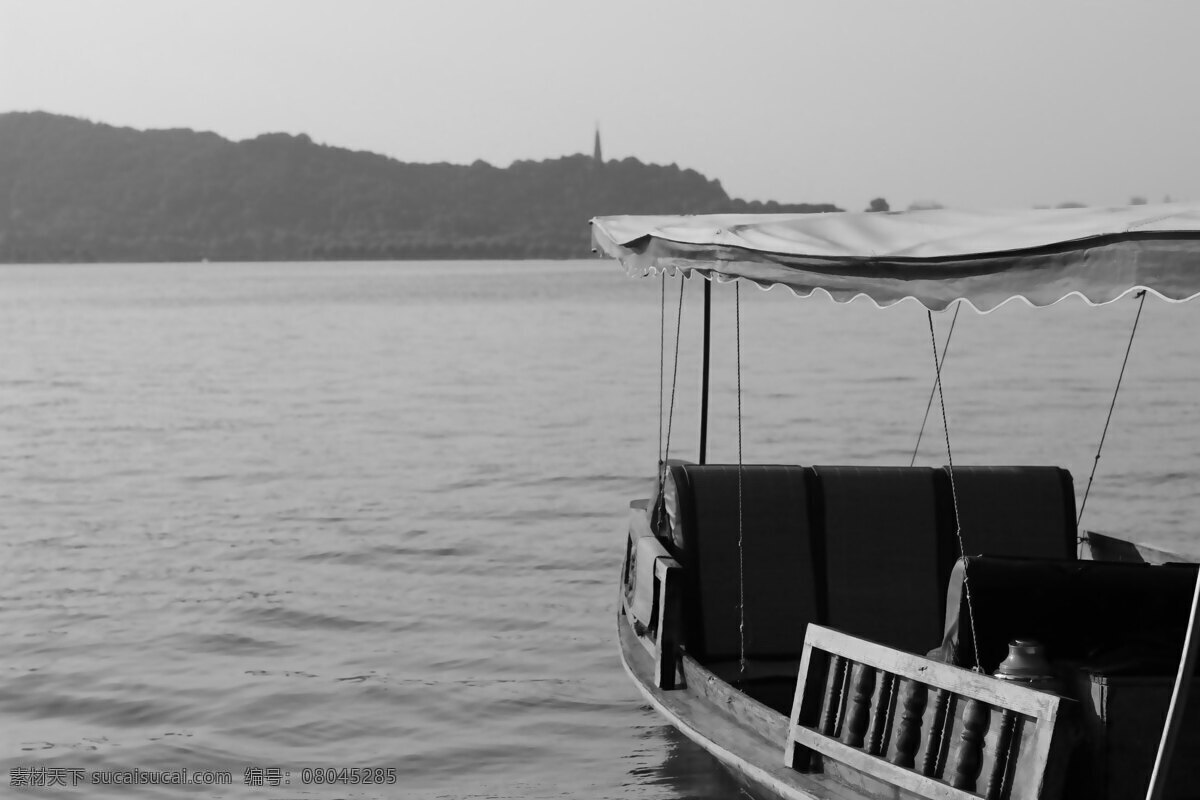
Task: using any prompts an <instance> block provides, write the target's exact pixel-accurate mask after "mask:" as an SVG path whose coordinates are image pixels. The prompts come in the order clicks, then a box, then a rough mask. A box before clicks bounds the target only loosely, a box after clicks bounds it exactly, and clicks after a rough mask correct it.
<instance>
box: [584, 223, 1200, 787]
mask: <svg viewBox="0 0 1200 800" xmlns="http://www.w3.org/2000/svg"><path fill="white" fill-rule="evenodd" d="M591 225H592V238H593V245H594V249H595V250H596V251H597V252H599V253H601V254H602V255H605V256H610V257H613V258H615V259H616V260H617V261H619V262H620V263H621V264H622V265H623V266H624V268H625V269H626V271H627V272H628V273H629V274H630V275H633V276H647V275H659V274H662V275H664V276H680V275H681V276H683V277H699V278H702V279H704V296H705V301H704V304H705V314H704V317H705V323H704V346H703V354H704V355H703V365H704V366H703V375H702V380H701V385H702V396H701V402H700V413H701V428H700V431H701V434H700V447H699V451H700V452H699V457H698V458H697V459H696V460H695V461H694V462H687V461H680V460H675V459H669V458H663V457H662V455H663V454H662V453H661V452H660V461H659V464H658V469H657V475H656V479H655V481H654V483H653V487H652V490H651V491H648V492H647V494H648V495H649V496H648V497H646V498H644V499H639V500H634V501H633V502H631V503H630V508H629V526H628V537H627V539H626V545H625V556H624V562H623V566H622V572H621V579H620V603H619V609H618V612H617V638H618V641H619V646H620V653H621V658H622V661H623V663H624V666H625V668H626V670H627V672H628V673H629V675H630V676H631V678H632V679H633V681H634V683H635V684H636V686H637V688H638V689H639V690H640V692H641V694H642V695H643V696H644V698H645V699H646V701H647V702H648V703H649V704H650V705H651V706H653V707H654V708H655V709H657V711H658V712H659V713H660V714H661V715H662V716H663V717H664V718H665V719H666V720H667V721H668V722H669V723H670V724H671V725H673V726H674V727H675V728H677V729H678V730H679V731H680V732H682V733H683V734H684V735H686V736H687V737H688V738H690V739H692V740H693V741H695V742H696V743H698V744H699V745H700V746H701V747H703V748H704V749H705V750H707V751H708V752H709V753H710V754H711V755H712V756H713V757H715V758H716V759H717V760H718V761H720V763H721V764H722V765H723V766H724V767H726V768H727V769H728V770H729V771H730V772H731V773H732V774H733V775H734V776H735V778H737V780H738V781H739V783H740V784H741V785H742V786H743V787H744V788H745V790H746V792H747V793H748V794H749V795H751V796H753V797H756V798H763V799H764V800H765V798H788V799H789V800H800V799H801V798H803V799H808V798H838V799H839V800H852V799H864V798H937V799H938V800H969V799H970V798H986V799H987V800H1028V799H1032V798H1046V799H1047V800H1054V799H1056V798H1068V799H1070V800H1074V798H1085V797H1086V798H1097V799H1098V800H1124V799H1125V798H1133V797H1148V798H1162V797H1169V798H1197V797H1200V669H1198V660H1197V652H1198V650H1200V630H1198V629H1200V579H1198V565H1197V563H1196V559H1195V558H1193V557H1190V556H1187V555H1185V554H1178V553H1170V552H1166V551H1164V550H1162V549H1161V548H1155V547H1152V546H1148V545H1145V544H1139V543H1137V542H1136V541H1134V538H1133V537H1129V538H1126V537H1121V536H1115V535H1111V534H1101V533H1098V532H1093V531H1088V530H1084V529H1082V528H1080V527H1079V520H1080V511H1081V510H1082V508H1081V507H1080V508H1077V504H1076V492H1075V483H1076V476H1073V475H1071V474H1070V473H1069V472H1068V471H1067V470H1065V469H1061V468H1059V467H1057V466H1047V465H1024V466H1010V465H1004V466H996V465H964V464H961V463H960V464H956V463H954V459H953V452H952V449H951V447H950V437H949V433H948V432H947V433H946V437H945V438H946V464H945V466H944V467H941V468H938V467H931V466H914V465H879V466H868V467H862V466H853V467H851V466H823V465H812V464H745V463H741V448H740V438H739V456H738V463H733V464H730V463H724V464H713V463H708V462H707V458H706V455H707V454H706V452H705V450H706V445H705V441H706V434H705V431H706V426H707V407H708V403H707V386H708V363H709V359H708V339H709V333H708V331H709V325H708V319H709V307H710V303H711V291H712V285H713V283H727V282H733V283H735V286H741V285H755V286H758V287H760V288H771V287H776V286H783V287H787V288H788V289H790V290H791V291H792V292H793V293H794V294H795V295H797V297H798V298H801V302H802V299H803V298H805V297H808V296H811V295H812V294H814V293H818V292H819V293H824V294H826V295H828V296H830V297H832V298H833V299H834V300H835V301H839V302H847V301H849V300H851V299H854V298H856V297H859V296H866V297H867V298H870V300H872V301H874V303H875V304H876V305H878V306H880V307H883V306H888V305H891V304H893V303H897V302H900V301H902V300H908V301H909V302H913V301H915V302H919V303H921V304H922V305H924V306H925V308H926V309H927V310H928V312H929V314H930V334H931V339H932V340H933V353H934V357H933V363H934V365H935V370H934V372H935V376H936V377H935V379H934V387H933V388H934V389H935V390H937V392H938V394H939V398H940V389H941V372H942V367H941V363H942V361H944V357H945V348H944V347H943V349H942V351H941V354H940V355H939V351H938V346H937V342H936V338H934V337H933V333H934V328H933V322H932V313H933V312H937V311H944V310H946V309H949V308H950V307H952V306H956V305H957V306H961V305H962V304H969V305H970V306H972V307H973V308H974V309H976V310H977V311H979V312H988V311H991V310H992V309H994V308H996V307H998V306H1000V305H1002V304H1003V303H1006V302H1009V301H1011V300H1014V299H1018V298H1019V299H1021V300H1023V301H1024V302H1026V303H1028V304H1030V305H1032V306H1036V307H1050V306H1053V305H1054V304H1055V303H1057V302H1059V301H1060V300H1062V299H1064V298H1065V297H1067V296H1070V295H1078V296H1081V297H1082V298H1083V299H1084V300H1086V301H1087V302H1088V303H1091V304H1096V305H1100V304H1106V303H1112V302H1114V301H1116V300H1118V299H1120V298H1123V297H1126V296H1128V295H1130V294H1133V295H1134V296H1135V297H1140V298H1141V300H1142V302H1144V298H1145V296H1146V294H1147V293H1150V294H1154V295H1157V296H1158V297H1160V298H1162V299H1164V300H1167V301H1171V302H1184V301H1187V300H1190V299H1194V298H1196V297H1197V296H1200V204H1186V203H1184V204H1178V203H1176V204H1163V205H1140V206H1130V207H1118V208H1103V209H1095V208H1084V209H1053V210H1049V209H1047V210H1021V211H994V212H984V211H954V210H946V209H931V210H923V211H913V212H902V213H860V214H856V213H829V214H802V215H700V216H610V217H597V218H595V219H593V220H592V222H591ZM664 280H665V278H664ZM664 286H665V283H664ZM664 297H665V295H664ZM682 297H683V294H682V290H681V294H680V302H681V303H682ZM739 309H740V306H739ZM664 313H665V312H664ZM739 314H740V310H739ZM1139 316H1140V307H1139ZM1135 324H1136V323H1135ZM1135 330H1136V328H1135ZM1131 336H1132V334H1131ZM739 337H740V334H739ZM1131 342H1132V339H1131ZM738 346H739V348H740V338H739V345H738ZM1126 358H1128V351H1127V353H1126ZM738 363H739V365H740V350H739V361H738ZM1193 368H1194V367H1193ZM739 369H740V366H739ZM1122 371H1123V370H1122ZM739 381H740V375H739ZM1119 385H1120V381H1119V380H1118V389H1119ZM672 392H673V389H672ZM933 398H934V394H933V392H931V395H930V402H931V405H932V404H933ZM672 402H673V401H672ZM941 402H942V403H943V405H944V400H942V401H941ZM1114 404H1115V393H1114ZM739 409H740V400H739ZM739 413H740V411H739ZM1110 415H1111V411H1110ZM935 419H936V414H935ZM739 426H740V419H739ZM1106 430H1107V426H1106ZM739 431H740V427H739ZM1192 433H1194V432H1192ZM739 437H740V433H739ZM1102 442H1103V437H1102ZM1096 461H1097V462H1098V461H1099V450H1097V458H1096ZM1093 474H1094V473H1093ZM1080 477H1081V476H1080ZM1090 484H1091V480H1090V479H1089V482H1088V488H1089V489H1090ZM1086 498H1087V493H1086V491H1085V493H1084V499H1083V504H1086ZM1189 694H1190V695H1191V696H1192V702H1191V703H1190V704H1189V703H1188V698H1189Z"/></svg>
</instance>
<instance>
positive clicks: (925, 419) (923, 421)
mask: <svg viewBox="0 0 1200 800" xmlns="http://www.w3.org/2000/svg"><path fill="white" fill-rule="evenodd" d="M961 308H962V303H961V302H958V303H955V304H954V316H953V317H952V318H951V320H950V331H949V333H947V334H946V343H945V344H944V345H942V364H945V363H946V354H947V353H948V352H950V337H952V336H954V324H955V323H956V322H958V311H959V309H961ZM935 347H936V345H935ZM934 357H935V358H936V357H937V352H936V350H935V351H934ZM935 392H937V381H936V380H935V381H934V382H933V386H930V387H929V402H928V403H926V404H925V416H924V417H922V418H921V430H919V431H917V444H916V446H914V447H913V453H912V458H911V459H910V460H909V462H908V465H909V466H910V467H911V466H913V465H914V464H916V463H917V451H918V450H920V449H921V437H922V436H924V435H925V425H926V423H928V422H929V410H930V409H931V408H933V395H934V393H935Z"/></svg>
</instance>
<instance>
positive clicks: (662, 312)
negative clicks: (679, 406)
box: [658, 270, 667, 480]
mask: <svg viewBox="0 0 1200 800" xmlns="http://www.w3.org/2000/svg"><path fill="white" fill-rule="evenodd" d="M659 277H660V278H662V280H661V281H660V283H661V285H662V292H661V297H662V299H661V302H660V307H659V311H658V314H659V316H658V471H659V473H660V474H661V473H662V467H663V464H664V463H665V462H666V456H665V455H664V454H663V383H664V376H665V372H666V361H667V272H666V270H663V271H662V272H660V273H659ZM659 480H661V476H660V478H659Z"/></svg>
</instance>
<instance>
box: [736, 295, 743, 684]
mask: <svg viewBox="0 0 1200 800" xmlns="http://www.w3.org/2000/svg"><path fill="white" fill-rule="evenodd" d="M733 290H734V292H733V308H734V328H735V330H736V334H735V341H736V349H737V437H738V641H739V645H740V649H739V653H740V672H741V677H742V679H743V680H744V679H745V678H746V574H745V557H744V554H743V550H742V544H743V541H742V533H743V525H742V285H741V284H740V283H735V284H734V285H733Z"/></svg>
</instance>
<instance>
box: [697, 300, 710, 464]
mask: <svg viewBox="0 0 1200 800" xmlns="http://www.w3.org/2000/svg"><path fill="white" fill-rule="evenodd" d="M711 319H712V281H711V280H706V281H704V355H703V358H702V361H701V367H700V463H701V464H703V463H705V456H706V455H707V453H708V342H709V334H710V332H711V331H712V325H711V324H710V321H711Z"/></svg>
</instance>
